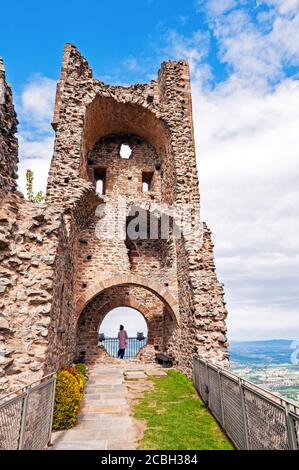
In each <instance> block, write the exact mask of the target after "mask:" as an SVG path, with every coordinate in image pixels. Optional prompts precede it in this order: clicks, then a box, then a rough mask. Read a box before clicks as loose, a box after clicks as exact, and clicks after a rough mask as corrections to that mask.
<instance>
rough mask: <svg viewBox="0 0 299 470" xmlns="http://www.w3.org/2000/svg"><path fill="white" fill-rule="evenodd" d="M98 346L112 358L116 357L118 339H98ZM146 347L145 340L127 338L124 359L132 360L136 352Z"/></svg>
mask: <svg viewBox="0 0 299 470" xmlns="http://www.w3.org/2000/svg"><path fill="white" fill-rule="evenodd" d="M99 344H100V345H101V346H104V348H105V349H106V351H107V353H108V354H110V356H112V357H117V353H118V339H117V338H105V339H101V338H100V339H99ZM146 345H147V338H143V339H137V338H128V346H127V348H126V351H125V355H124V359H134V358H135V357H136V355H137V353H138V351H139V350H140V349H141V348H143V347H144V346H146Z"/></svg>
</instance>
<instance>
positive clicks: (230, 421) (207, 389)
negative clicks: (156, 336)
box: [193, 356, 299, 450]
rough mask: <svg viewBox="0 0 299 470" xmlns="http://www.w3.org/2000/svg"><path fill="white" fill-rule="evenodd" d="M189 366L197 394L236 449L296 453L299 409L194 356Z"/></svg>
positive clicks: (297, 447)
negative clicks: (190, 366) (191, 364)
mask: <svg viewBox="0 0 299 470" xmlns="http://www.w3.org/2000/svg"><path fill="white" fill-rule="evenodd" d="M193 365H194V384H195V387H196V389H197V391H198V393H199V394H200V396H201V397H202V399H203V400H204V402H205V403H206V405H207V407H208V408H209V409H210V411H211V412H212V413H213V415H214V416H215V418H216V419H217V421H218V422H219V423H220V425H221V426H222V428H223V429H224V431H225V432H226V434H227V435H228V436H229V438H230V439H231V440H232V442H233V443H234V445H235V446H236V448H237V449H241V450H243V449H250V450H298V449H299V405H297V404H296V403H294V402H291V401H289V400H286V399H284V398H282V397H280V396H278V395H276V394H274V393H272V392H270V391H268V390H265V389H263V388H262V387H259V386H258V385H255V384H253V383H251V382H249V381H247V380H244V379H241V378H240V377H239V376H237V375H235V374H233V373H232V372H230V371H229V370H226V369H223V368H220V367H217V366H215V365H213V364H210V363H209V362H207V361H205V360H203V359H201V358H199V357H197V356H196V357H194V359H193Z"/></svg>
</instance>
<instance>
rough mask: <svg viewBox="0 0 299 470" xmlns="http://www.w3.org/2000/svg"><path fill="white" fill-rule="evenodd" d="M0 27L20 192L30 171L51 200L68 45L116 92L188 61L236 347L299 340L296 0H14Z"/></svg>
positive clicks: (208, 215)
mask: <svg viewBox="0 0 299 470" xmlns="http://www.w3.org/2000/svg"><path fill="white" fill-rule="evenodd" d="M3 18H4V20H5V21H3ZM1 19H2V21H1V28H0V55H1V56H3V58H4V60H5V64H6V71H7V79H8V81H9V82H10V83H11V84H12V86H13V90H14V100H15V103H16V107H17V112H18V116H19V121H20V126H19V143H20V158H21V161H20V165H19V174H20V180H19V181H20V187H21V189H23V190H24V186H25V185H24V174H25V171H26V169H27V168H31V169H32V170H33V171H34V174H35V190H36V191H38V190H40V189H43V190H44V188H45V184H46V178H47V171H48V166H49V161H50V158H51V154H52V148H53V131H52V130H51V127H50V122H51V119H52V112H53V100H54V94H55V85H56V80H57V79H58V78H59V74H60V67H61V57H62V50H63V45H64V43H65V42H72V43H73V44H75V45H76V46H77V47H78V49H79V50H80V51H81V53H82V54H83V55H84V56H85V57H86V58H87V59H88V61H89V63H90V65H91V66H92V68H93V71H94V76H95V77H96V78H98V79H100V80H103V81H106V82H107V83H110V84H122V85H127V84H130V83H135V82H148V81H149V80H151V79H152V78H154V77H155V76H156V73H157V71H158V69H159V66H160V63H161V61H163V60H167V59H182V58H183V59H188V60H189V63H190V68H191V86H192V100H193V113H194V125H195V136H196V148H197V162H198V172H199V181H200V192H201V216H202V219H203V220H205V221H206V222H207V223H208V225H209V226H210V228H211V229H212V232H213V240H214V243H215V259H216V267H217V272H218V277H219V280H220V281H221V282H223V283H224V285H225V292H226V295H225V300H226V302H227V308H228V311H229V315H228V320H227V324H228V337H229V340H246V339H247V340H248V339H271V338H289V339H299V321H298V318H299V317H298V311H299V295H298V279H299V237H298V233H299V217H298V207H299V189H298V177H299V164H298V163H299V157H298V149H299V138H298V135H299V132H298V129H299V0H238V1H237V0H221V1H218V0H206V1H204V0H190V1H187V0H163V1H161V0H143V1H142V0H138V1H137V0H136V1H135V0H127V1H120V0H119V1H115V0H111V1H110V2H102V1H98V0H97V1H94V0H85V2H79V1H77V0H73V1H71V2H70V1H58V0H52V1H51V2H40V1H39V2H37V1H32V0H28V1H26V2H24V1H18V0H15V1H14V2H4V3H3V4H2V6H1Z"/></svg>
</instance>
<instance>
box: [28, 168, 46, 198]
mask: <svg viewBox="0 0 299 470" xmlns="http://www.w3.org/2000/svg"><path fill="white" fill-rule="evenodd" d="M26 189H27V199H28V201H30V202H36V203H39V202H43V201H44V200H45V197H44V195H43V193H42V191H38V192H37V193H36V195H34V193H33V171H32V170H27V171H26Z"/></svg>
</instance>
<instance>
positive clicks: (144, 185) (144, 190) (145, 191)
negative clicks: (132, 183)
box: [142, 181, 149, 193]
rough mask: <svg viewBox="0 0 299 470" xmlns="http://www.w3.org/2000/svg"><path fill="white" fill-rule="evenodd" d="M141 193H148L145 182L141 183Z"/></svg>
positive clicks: (147, 186)
mask: <svg viewBox="0 0 299 470" xmlns="http://www.w3.org/2000/svg"><path fill="white" fill-rule="evenodd" d="M142 192H143V193H148V192H149V183H148V182H147V181H142Z"/></svg>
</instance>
